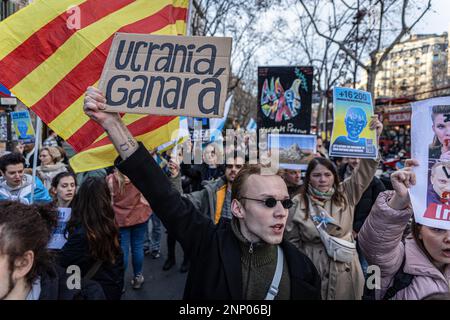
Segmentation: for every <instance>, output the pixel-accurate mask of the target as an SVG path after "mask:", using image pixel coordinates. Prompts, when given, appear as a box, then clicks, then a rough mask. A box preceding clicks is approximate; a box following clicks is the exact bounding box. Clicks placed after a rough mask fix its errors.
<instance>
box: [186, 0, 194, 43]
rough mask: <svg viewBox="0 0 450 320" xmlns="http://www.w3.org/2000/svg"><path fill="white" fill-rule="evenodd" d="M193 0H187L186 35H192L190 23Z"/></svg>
mask: <svg viewBox="0 0 450 320" xmlns="http://www.w3.org/2000/svg"><path fill="white" fill-rule="evenodd" d="M193 1H194V0H189V8H188V18H187V26H186V35H187V36H192V31H191V23H192V7H193Z"/></svg>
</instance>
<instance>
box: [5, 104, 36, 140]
mask: <svg viewBox="0 0 450 320" xmlns="http://www.w3.org/2000/svg"><path fill="white" fill-rule="evenodd" d="M11 121H12V123H13V127H14V131H15V132H16V135H17V139H18V140H19V141H21V142H23V143H25V144H27V143H34V140H35V134H34V128H33V125H32V123H31V118H30V113H29V112H28V111H27V110H22V111H14V112H11Z"/></svg>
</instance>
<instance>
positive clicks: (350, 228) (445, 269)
mask: <svg viewBox="0 0 450 320" xmlns="http://www.w3.org/2000/svg"><path fill="white" fill-rule="evenodd" d="M102 103H104V98H103V97H102V96H101V95H100V94H99V92H98V91H96V89H93V88H90V89H89V90H88V92H87V94H86V100H85V112H86V114H87V115H88V116H90V117H91V118H92V119H94V120H95V121H96V122H97V123H99V124H100V125H101V126H102V127H103V128H104V129H105V130H106V131H107V133H108V134H109V137H110V139H111V140H112V141H113V142H114V143H115V145H120V144H126V143H130V145H129V149H128V148H127V149H126V150H125V149H123V150H122V149H121V150H118V151H119V154H120V157H119V158H118V159H117V161H116V163H115V164H116V165H115V167H114V168H106V169H101V170H95V171H93V172H85V173H79V174H77V175H75V174H74V173H73V172H72V170H71V168H70V166H69V165H68V163H67V157H66V156H65V154H64V150H63V148H61V147H60V145H59V144H58V139H57V137H56V135H55V134H54V133H52V134H51V135H50V136H49V138H48V139H47V140H46V141H45V143H44V145H43V147H42V148H41V149H40V150H39V160H40V164H39V166H37V168H36V169H37V170H36V171H37V174H36V177H35V178H34V184H35V186H34V188H33V187H32V183H33V178H32V176H31V175H30V174H29V173H30V164H29V163H28V165H27V161H26V158H25V156H24V150H25V148H24V146H23V145H19V146H18V148H17V149H16V151H15V152H12V153H7V154H4V155H3V156H2V157H1V158H0V172H1V174H2V177H1V178H0V200H1V201H0V299H26V300H47V299H51V300H56V299H63V300H74V299H75V300H76V299H86V300H95V299H108V300H118V299H121V296H122V295H123V293H124V292H125V290H127V288H128V287H131V288H133V289H136V290H138V289H140V288H142V286H143V285H145V279H144V273H143V264H144V263H145V259H144V256H145V255H150V256H151V257H152V258H153V259H159V258H161V233H162V226H164V228H165V229H166V230H167V247H168V250H167V251H168V253H167V257H165V259H166V260H165V263H164V266H163V269H164V270H169V269H171V268H172V267H174V266H175V265H176V261H175V243H176V242H177V241H178V242H179V243H180V244H181V246H182V248H183V251H184V259H183V262H182V264H181V266H180V272H188V277H187V281H186V286H185V293H184V297H185V298H187V299H283V300H287V299H324V300H341V299H343V300H360V299H437V298H439V299H445V298H448V292H449V280H450V267H449V263H450V254H449V252H450V231H448V230H443V229H438V228H430V227H427V226H423V225H420V224H418V223H416V222H415V221H414V215H413V211H412V207H411V204H410V199H409V194H408V188H409V187H410V186H411V185H413V184H415V183H416V180H415V175H414V173H413V171H412V168H413V167H414V166H415V165H417V162H416V161H414V160H409V161H406V162H405V167H404V168H394V169H393V170H392V171H391V172H389V176H388V178H387V179H386V178H384V179H383V176H380V175H379V174H378V173H377V170H378V172H379V170H380V168H381V169H383V166H382V158H381V157H380V156H379V157H378V158H377V159H356V158H330V157H329V156H328V152H327V150H326V148H325V145H324V141H323V140H322V138H321V137H318V139H317V147H318V148H317V154H316V155H315V157H314V158H313V159H312V160H311V161H310V162H309V164H308V165H307V169H306V170H304V171H302V170H293V169H283V168H280V169H279V171H278V172H274V173H272V174H263V171H264V170H265V169H266V166H264V165H261V164H249V163H248V162H249V161H248V160H249V154H248V152H247V153H245V152H244V153H239V152H237V151H238V150H239V149H238V148H237V146H235V147H234V148H233V147H232V148H229V146H228V148H225V146H223V145H221V144H220V143H217V142H214V143H210V144H206V145H204V146H203V149H202V150H203V159H202V160H203V161H202V163H201V164H191V163H185V162H183V158H184V157H183V156H184V154H183V153H181V152H180V150H183V149H175V150H168V151H166V152H164V153H162V154H160V153H158V152H156V151H155V150H152V151H150V152H149V151H147V150H146V149H145V148H144V146H143V145H142V144H140V143H136V141H135V140H134V138H133V137H132V136H131V135H130V134H129V132H127V131H126V129H124V128H123V126H119V125H117V126H115V127H114V128H112V127H109V126H110V124H111V123H114V122H116V123H120V120H118V119H117V118H114V117H113V116H112V115H110V114H107V113H104V112H103V111H102V108H101V106H102ZM370 127H371V129H372V130H376V132H377V136H378V137H379V136H380V134H381V131H382V128H383V126H382V124H381V122H380V121H378V119H376V118H374V119H373V120H372V122H371V124H370ZM116 128H121V129H116ZM121 130H123V131H121ZM124 137H125V138H124ZM121 139H122V140H121ZM123 139H125V140H123ZM245 141H247V143H248V139H247V140H245ZM186 145H190V144H186ZM186 145H185V146H186ZM184 151H186V150H184ZM221 159H228V161H227V162H226V163H224V162H223V161H221ZM377 175H378V176H379V177H377ZM129 260H130V261H131V266H132V274H133V277H132V281H131V283H125V282H124V274H125V270H126V268H127V267H128V265H129V262H128V261H129ZM371 265H376V266H378V267H379V268H380V270H381V274H380V277H381V278H380V286H379V287H378V288H375V289H373V288H370V287H369V286H367V281H368V277H369V274H368V267H369V266H371ZM74 266H75V267H76V268H75V269H74V270H75V271H76V270H79V272H80V275H79V276H80V278H79V281H80V282H81V287H76V286H75V287H76V288H69V287H68V285H67V283H69V282H68V277H70V273H67V272H66V270H69V269H70V268H72V267H74ZM77 268H78V269H77ZM446 293H447V295H446Z"/></svg>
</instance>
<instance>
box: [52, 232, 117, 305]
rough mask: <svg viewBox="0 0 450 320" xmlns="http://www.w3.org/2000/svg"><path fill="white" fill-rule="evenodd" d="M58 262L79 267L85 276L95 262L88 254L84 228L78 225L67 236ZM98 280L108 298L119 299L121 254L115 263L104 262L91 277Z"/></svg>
mask: <svg viewBox="0 0 450 320" xmlns="http://www.w3.org/2000/svg"><path fill="white" fill-rule="evenodd" d="M57 258H58V264H59V265H60V266H61V267H63V268H67V267H68V266H70V265H77V266H79V267H80V270H81V276H83V277H84V276H85V275H86V274H87V273H88V271H89V269H90V268H91V267H92V266H93V265H94V264H95V260H94V259H93V258H92V257H91V255H90V254H89V243H88V239H87V234H86V231H85V229H84V228H82V227H78V228H76V229H75V232H74V233H73V234H71V235H70V236H69V238H68V239H67V242H66V244H65V245H64V246H63V247H62V249H61V250H60V251H59V252H58V256H57ZM92 280H94V281H96V282H98V283H99V284H100V285H101V286H102V288H103V291H104V293H105V296H106V299H108V300H119V299H120V298H121V296H122V289H123V280H124V267H123V255H120V256H118V257H117V259H116V262H115V264H111V263H110V262H104V263H102V265H101V266H100V268H99V269H98V271H97V272H96V273H95V275H94V276H93V277H92Z"/></svg>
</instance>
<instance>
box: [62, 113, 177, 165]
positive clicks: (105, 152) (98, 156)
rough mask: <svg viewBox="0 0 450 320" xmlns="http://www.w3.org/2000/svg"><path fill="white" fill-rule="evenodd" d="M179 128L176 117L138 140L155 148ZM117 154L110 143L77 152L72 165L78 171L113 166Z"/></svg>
mask: <svg viewBox="0 0 450 320" xmlns="http://www.w3.org/2000/svg"><path fill="white" fill-rule="evenodd" d="M178 128H179V118H175V119H173V120H172V121H170V122H169V123H167V124H165V125H163V126H161V127H160V128H158V129H155V130H153V131H151V132H148V133H145V134H143V135H140V136H137V137H136V140H138V141H141V142H142V143H143V144H144V145H145V147H146V148H147V149H149V150H150V149H154V148H156V147H157V146H159V145H161V144H163V143H165V142H167V141H169V140H170V137H171V135H172V132H173V131H174V130H177V129H178ZM117 156H118V154H117V151H116V149H115V148H114V146H113V145H112V144H108V145H105V146H101V147H98V148H94V149H89V150H86V151H83V152H80V153H78V154H76V155H75V156H73V157H72V158H71V159H70V166H71V167H72V169H73V170H74V171H75V172H77V173H78V172H84V171H90V170H96V169H100V168H105V167H109V166H112V165H113V164H114V160H115V159H116V158H117Z"/></svg>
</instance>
